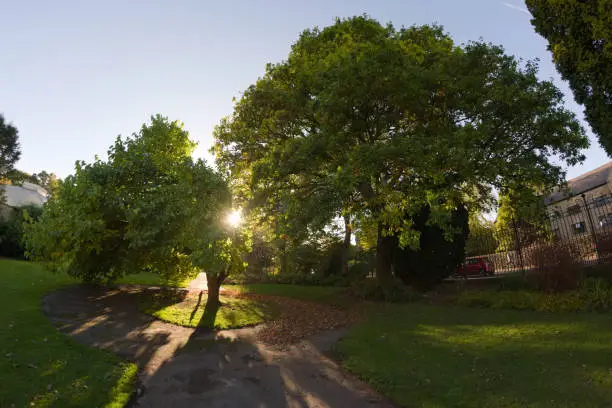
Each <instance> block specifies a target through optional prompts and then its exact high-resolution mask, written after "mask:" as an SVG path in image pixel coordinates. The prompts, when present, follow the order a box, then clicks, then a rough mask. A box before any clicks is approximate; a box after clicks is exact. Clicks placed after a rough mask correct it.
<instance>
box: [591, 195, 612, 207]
mask: <svg viewBox="0 0 612 408" xmlns="http://www.w3.org/2000/svg"><path fill="white" fill-rule="evenodd" d="M609 204H612V196H611V195H609V194H607V195H602V196H599V197H596V198H594V199H593V206H594V207H595V208H598V207H603V206H604V205H609Z"/></svg>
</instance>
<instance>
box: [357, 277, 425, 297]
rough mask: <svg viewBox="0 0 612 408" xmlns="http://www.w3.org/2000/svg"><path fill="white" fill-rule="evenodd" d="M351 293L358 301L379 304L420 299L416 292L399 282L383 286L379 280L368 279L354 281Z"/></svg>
mask: <svg viewBox="0 0 612 408" xmlns="http://www.w3.org/2000/svg"><path fill="white" fill-rule="evenodd" d="M349 293H350V294H351V295H352V296H354V297H356V298H358V299H363V300H373V301H377V302H411V301H413V300H415V299H416V298H417V297H418V295H417V294H416V292H414V290H412V289H410V288H409V287H407V286H405V285H404V284H403V283H402V282H400V281H398V280H393V281H392V282H390V283H389V284H387V285H385V286H382V285H380V284H379V283H378V280H377V279H368V278H366V279H360V280H357V281H354V282H353V283H352V284H351V286H350V288H349Z"/></svg>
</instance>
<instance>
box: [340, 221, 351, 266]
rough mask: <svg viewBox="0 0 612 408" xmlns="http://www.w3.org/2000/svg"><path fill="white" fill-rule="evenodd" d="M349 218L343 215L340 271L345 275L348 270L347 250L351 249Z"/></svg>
mask: <svg viewBox="0 0 612 408" xmlns="http://www.w3.org/2000/svg"><path fill="white" fill-rule="evenodd" d="M350 224H351V218H350V216H348V215H345V216H344V243H343V246H342V273H343V274H344V275H345V276H346V275H348V270H349V265H348V261H349V252H350V250H351V225H350Z"/></svg>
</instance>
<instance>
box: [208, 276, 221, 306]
mask: <svg viewBox="0 0 612 408" xmlns="http://www.w3.org/2000/svg"><path fill="white" fill-rule="evenodd" d="M224 279H225V276H224V274H221V275H213V274H209V273H207V274H206V283H207V285H208V298H207V299H206V308H207V309H210V310H213V309H214V308H218V307H219V306H220V305H221V301H220V300H219V289H220V288H221V283H223V280H224Z"/></svg>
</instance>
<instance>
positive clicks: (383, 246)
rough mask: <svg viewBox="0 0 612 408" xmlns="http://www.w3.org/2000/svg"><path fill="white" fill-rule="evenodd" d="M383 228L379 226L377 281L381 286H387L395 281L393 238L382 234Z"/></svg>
mask: <svg viewBox="0 0 612 408" xmlns="http://www.w3.org/2000/svg"><path fill="white" fill-rule="evenodd" d="M382 232H383V226H382V224H381V223H379V224H378V239H377V241H376V279H378V283H379V284H381V285H383V286H384V285H386V284H388V283H389V282H391V280H392V279H393V274H392V271H391V266H392V264H393V244H394V239H393V237H385V236H383V234H382Z"/></svg>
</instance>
